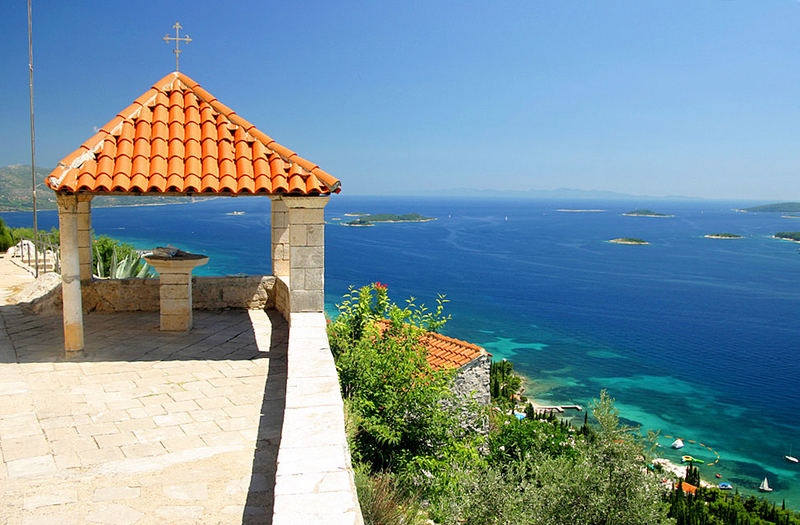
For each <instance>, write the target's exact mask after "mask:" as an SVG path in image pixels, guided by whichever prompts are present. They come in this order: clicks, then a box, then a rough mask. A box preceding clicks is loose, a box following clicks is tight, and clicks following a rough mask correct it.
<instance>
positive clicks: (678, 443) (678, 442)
mask: <svg viewBox="0 0 800 525" xmlns="http://www.w3.org/2000/svg"><path fill="white" fill-rule="evenodd" d="M670 446H671V447H672V448H675V449H677V448H683V447H684V444H683V440H682V439H681V438H678V439H676V440H675V441H673V442H672V445H670Z"/></svg>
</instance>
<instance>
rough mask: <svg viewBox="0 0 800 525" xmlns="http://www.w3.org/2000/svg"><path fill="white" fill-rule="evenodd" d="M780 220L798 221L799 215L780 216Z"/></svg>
mask: <svg viewBox="0 0 800 525" xmlns="http://www.w3.org/2000/svg"><path fill="white" fill-rule="evenodd" d="M781 219H800V215H781Z"/></svg>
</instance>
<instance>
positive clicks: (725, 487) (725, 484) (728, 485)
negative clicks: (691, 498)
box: [717, 481, 733, 490]
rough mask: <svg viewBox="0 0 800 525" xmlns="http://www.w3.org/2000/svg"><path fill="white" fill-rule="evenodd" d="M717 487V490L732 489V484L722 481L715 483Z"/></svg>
mask: <svg viewBox="0 0 800 525" xmlns="http://www.w3.org/2000/svg"><path fill="white" fill-rule="evenodd" d="M717 487H718V488H719V490H733V485H731V484H730V483H725V482H724V481H723V482H722V483H720V484H719V485H717Z"/></svg>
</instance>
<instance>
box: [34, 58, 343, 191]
mask: <svg viewBox="0 0 800 525" xmlns="http://www.w3.org/2000/svg"><path fill="white" fill-rule="evenodd" d="M47 185H48V186H49V187H50V188H51V189H53V190H56V191H68V192H77V191H89V192H95V193H117V192H144V193H170V192H178V193H190V192H196V193H212V194H213V193H230V194H277V193H292V194H300V195H319V194H327V193H331V192H334V193H338V192H339V185H340V183H339V180H338V179H336V178H335V177H333V176H332V175H330V174H328V173H326V172H325V171H323V170H322V169H320V167H319V166H317V165H316V164H314V163H313V162H310V161H308V160H306V159H304V158H302V157H300V156H298V155H297V153H295V152H294V151H292V150H290V149H288V148H286V147H284V146H281V145H280V144H278V143H277V142H275V141H274V140H273V139H272V138H270V137H269V136H267V135H265V134H264V133H262V132H261V131H259V130H258V129H256V127H255V126H254V125H253V124H251V123H250V122H248V121H247V120H245V119H243V118H242V117H240V116H239V115H237V114H236V113H235V112H234V111H233V110H232V109H230V108H229V107H227V106H226V105H224V104H222V103H221V102H220V101H218V100H217V99H216V98H214V96H213V95H211V94H210V93H209V92H208V91H206V90H205V89H203V88H201V87H200V86H199V85H198V84H197V82H195V81H194V80H192V79H191V78H189V77H187V76H186V75H184V74H183V73H179V72H177V71H176V72H173V73H170V74H169V75H167V76H165V77H164V78H162V79H161V80H159V81H158V82H156V83H155V84H154V85H153V87H152V88H150V89H149V90H148V91H147V92H145V93H144V94H143V95H142V96H140V97H139V98H137V99H136V100H134V101H133V104H131V105H130V106H128V107H127V108H125V109H124V110H122V111H121V112H120V113H119V114H118V115H117V116H116V117H114V119H112V120H111V121H110V122H109V123H108V124H106V125H105V126H103V127H102V128H101V129H100V131H98V132H97V133H95V135H94V136H92V137H91V138H90V139H89V140H87V141H86V142H84V143H83V144H82V145H81V146H80V147H79V148H78V149H77V150H75V151H74V152H72V153H71V154H70V155H67V156H66V157H65V158H64V159H62V160H61V162H59V164H58V167H57V168H56V169H55V170H53V172H52V173H51V174H50V175H49V176H48V177H47Z"/></svg>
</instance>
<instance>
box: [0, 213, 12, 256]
mask: <svg viewBox="0 0 800 525" xmlns="http://www.w3.org/2000/svg"><path fill="white" fill-rule="evenodd" d="M14 244H16V243H15V242H14V238H13V237H12V235H11V229H10V228H9V227H8V226H6V223H5V222H4V221H3V219H0V252H4V251H6V250H8V249H9V248H11V247H12V246H14Z"/></svg>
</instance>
